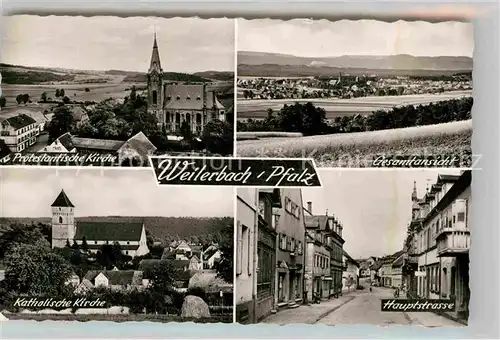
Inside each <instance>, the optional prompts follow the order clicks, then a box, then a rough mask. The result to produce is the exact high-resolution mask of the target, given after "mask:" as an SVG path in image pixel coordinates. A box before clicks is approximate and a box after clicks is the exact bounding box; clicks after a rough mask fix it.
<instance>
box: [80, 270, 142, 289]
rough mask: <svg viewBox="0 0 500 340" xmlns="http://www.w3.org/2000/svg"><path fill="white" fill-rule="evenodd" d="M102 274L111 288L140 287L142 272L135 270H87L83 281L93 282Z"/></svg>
mask: <svg viewBox="0 0 500 340" xmlns="http://www.w3.org/2000/svg"><path fill="white" fill-rule="evenodd" d="M100 273H103V274H104V275H105V276H106V277H107V278H108V280H109V284H111V285H113V286H126V285H140V284H141V283H142V271H137V270H89V271H88V272H87V274H85V276H84V279H87V280H89V281H91V282H94V280H95V278H96V277H97V276H98V275H99V274H100Z"/></svg>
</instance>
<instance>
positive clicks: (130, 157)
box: [39, 132, 156, 165]
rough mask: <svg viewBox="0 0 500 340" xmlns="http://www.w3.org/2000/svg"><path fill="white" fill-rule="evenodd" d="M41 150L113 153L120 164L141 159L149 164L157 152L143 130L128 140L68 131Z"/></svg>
mask: <svg viewBox="0 0 500 340" xmlns="http://www.w3.org/2000/svg"><path fill="white" fill-rule="evenodd" d="M39 152H46V153H51V152H55V153H66V152H70V153H76V152H78V153H83V154H89V153H100V154H106V153H112V154H116V155H117V156H118V162H119V164H125V165H130V163H131V162H132V161H134V160H140V161H141V162H142V164H144V165H149V161H148V156H151V155H153V154H154V153H155V152H156V146H154V145H153V143H151V141H150V140H149V139H148V138H147V137H146V135H144V133H142V132H139V133H137V134H135V135H134V136H132V137H130V138H129V139H128V140H126V141H119V140H110V139H96V138H83V137H76V136H73V135H72V134H71V133H69V132H66V133H65V134H63V135H61V136H60V137H58V138H57V139H55V140H54V141H53V142H52V143H51V144H50V145H47V146H45V147H44V148H42V149H41V150H40V151H39Z"/></svg>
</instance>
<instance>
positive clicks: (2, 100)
mask: <svg viewBox="0 0 500 340" xmlns="http://www.w3.org/2000/svg"><path fill="white" fill-rule="evenodd" d="M5 105H7V99H6V98H5V97H4V96H0V107H5Z"/></svg>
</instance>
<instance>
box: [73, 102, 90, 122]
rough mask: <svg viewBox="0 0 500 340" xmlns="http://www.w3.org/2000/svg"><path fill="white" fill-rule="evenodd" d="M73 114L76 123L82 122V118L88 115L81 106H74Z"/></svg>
mask: <svg viewBox="0 0 500 340" xmlns="http://www.w3.org/2000/svg"><path fill="white" fill-rule="evenodd" d="M71 113H72V114H73V118H74V119H75V120H76V121H80V120H82V117H83V116H85V115H86V114H87V112H85V110H84V109H83V107H81V106H73V108H72V110H71Z"/></svg>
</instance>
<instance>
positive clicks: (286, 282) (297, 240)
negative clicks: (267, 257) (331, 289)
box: [275, 189, 305, 310]
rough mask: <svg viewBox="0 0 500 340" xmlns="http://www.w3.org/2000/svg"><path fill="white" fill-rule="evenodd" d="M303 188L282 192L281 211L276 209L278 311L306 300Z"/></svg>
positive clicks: (276, 297) (276, 289)
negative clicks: (304, 283) (304, 289)
mask: <svg viewBox="0 0 500 340" xmlns="http://www.w3.org/2000/svg"><path fill="white" fill-rule="evenodd" d="M302 206H303V204H302V191H301V190H300V189H281V208H279V209H278V208H275V215H276V216H279V217H277V218H276V219H275V221H276V232H277V233H278V240H277V248H276V282H275V309H276V310H279V309H282V308H294V307H298V305H299V304H301V303H302V301H303V296H302V295H303V281H304V253H305V242H304V240H305V224H304V213H303V210H302Z"/></svg>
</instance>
